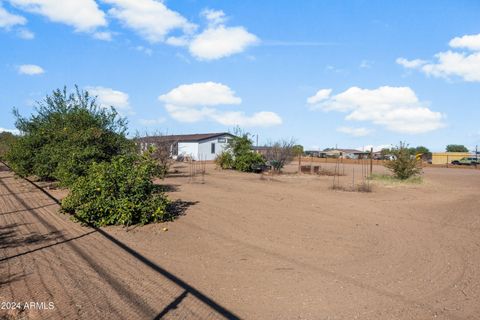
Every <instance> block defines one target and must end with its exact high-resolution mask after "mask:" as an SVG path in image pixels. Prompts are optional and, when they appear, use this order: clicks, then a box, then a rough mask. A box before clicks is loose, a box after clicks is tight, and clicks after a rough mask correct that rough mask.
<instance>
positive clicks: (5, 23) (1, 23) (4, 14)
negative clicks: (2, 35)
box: [0, 2, 27, 30]
mask: <svg viewBox="0 0 480 320" xmlns="http://www.w3.org/2000/svg"><path fill="white" fill-rule="evenodd" d="M26 23H27V19H25V18H24V17H22V16H19V15H16V14H13V13H10V12H8V11H7V10H5V9H4V8H3V6H2V3H1V2H0V28H4V29H7V30H8V29H10V28H11V27H14V26H17V25H20V26H23V25H25V24H26Z"/></svg>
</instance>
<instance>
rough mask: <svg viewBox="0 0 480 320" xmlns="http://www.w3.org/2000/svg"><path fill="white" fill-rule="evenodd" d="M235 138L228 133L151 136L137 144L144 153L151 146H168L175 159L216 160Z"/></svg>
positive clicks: (143, 138)
mask: <svg viewBox="0 0 480 320" xmlns="http://www.w3.org/2000/svg"><path fill="white" fill-rule="evenodd" d="M234 137H235V136H234V135H232V134H230V133H228V132H221V133H204V134H183V135H165V136H149V137H142V138H137V139H136V140H135V142H136V144H137V145H138V146H139V148H140V151H141V152H144V151H145V150H147V149H148V147H150V146H157V147H159V146H160V145H162V146H165V145H167V146H168V147H169V148H170V153H171V156H172V158H173V159H177V158H178V157H184V158H186V157H188V158H191V159H193V160H215V158H216V157H217V155H219V154H220V153H222V152H223V151H224V150H225V149H226V148H227V146H228V142H229V140H231V139H232V138H234Z"/></svg>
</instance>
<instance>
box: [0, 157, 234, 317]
mask: <svg viewBox="0 0 480 320" xmlns="http://www.w3.org/2000/svg"><path fill="white" fill-rule="evenodd" d="M58 209H59V207H58V205H57V203H56V202H55V201H54V199H51V198H49V197H48V196H46V195H45V194H44V193H42V192H41V191H40V190H38V189H37V188H35V187H34V186H32V185H31V184H29V183H28V182H26V181H25V180H23V179H17V178H15V177H14V175H13V174H12V173H11V172H10V171H8V170H7V169H6V167H5V166H3V165H0V221H1V222H0V250H1V251H0V252H1V256H0V279H1V280H0V303H2V305H1V309H0V318H6V319H9V318H12V319H17V318H18V319H154V318H158V319H159V318H162V319H163V318H165V319H204V318H207V319H222V318H231V317H235V315H234V314H233V313H230V312H229V311H228V310H226V309H224V308H223V307H222V306H220V305H218V304H216V303H215V302H214V301H213V300H211V299H210V298H209V297H207V296H205V295H203V294H202V293H201V292H199V291H198V290H197V289H195V288H194V287H192V286H190V285H189V284H188V283H186V282H184V281H182V280H181V279H179V278H178V277H176V276H175V275H174V274H172V273H170V272H169V271H167V270H165V269H163V268H162V267H161V266H160V264H157V263H155V262H152V261H151V260H149V259H148V258H146V257H145V256H143V255H142V254H141V253H138V252H136V251H135V250H134V249H132V248H130V247H129V246H128V245H126V244H124V243H122V242H121V241H119V240H118V239H116V238H114V237H112V236H111V235H110V234H108V233H106V232H104V231H103V230H99V229H97V230H95V229H90V228H83V227H81V226H79V225H78V224H77V223H73V222H71V221H69V220H68V219H67V217H65V216H63V215H60V214H58ZM162 259H165V257H160V259H157V260H158V261H161V260H162ZM32 303H33V304H32ZM35 303H37V304H35ZM18 307H19V308H18Z"/></svg>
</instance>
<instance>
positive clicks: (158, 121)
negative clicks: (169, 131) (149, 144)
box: [138, 117, 167, 127]
mask: <svg viewBox="0 0 480 320" xmlns="http://www.w3.org/2000/svg"><path fill="white" fill-rule="evenodd" d="M166 121H167V119H165V118H164V117H160V118H156V119H139V120H138V122H139V123H140V124H141V125H143V126H146V127H150V126H156V125H159V124H162V123H164V122H166Z"/></svg>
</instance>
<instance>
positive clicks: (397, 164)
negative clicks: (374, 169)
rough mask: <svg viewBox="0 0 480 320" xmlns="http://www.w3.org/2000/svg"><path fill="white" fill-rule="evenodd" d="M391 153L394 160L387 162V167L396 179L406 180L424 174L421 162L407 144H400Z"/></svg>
mask: <svg viewBox="0 0 480 320" xmlns="http://www.w3.org/2000/svg"><path fill="white" fill-rule="evenodd" d="M390 152H391V154H392V155H393V156H394V159H393V160H390V161H387V162H385V167H386V168H387V169H389V170H390V171H391V172H392V174H393V177H394V178H396V179H399V180H406V179H409V178H411V177H414V176H418V175H420V174H421V173H422V167H421V162H420V161H419V160H418V159H417V158H416V157H415V156H413V155H412V154H411V152H410V149H409V148H408V145H407V144H406V143H405V142H400V144H399V145H398V146H397V147H395V148H392V149H391V150H390Z"/></svg>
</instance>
